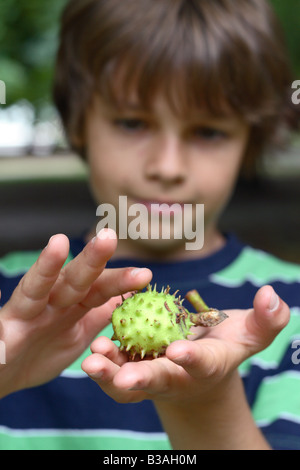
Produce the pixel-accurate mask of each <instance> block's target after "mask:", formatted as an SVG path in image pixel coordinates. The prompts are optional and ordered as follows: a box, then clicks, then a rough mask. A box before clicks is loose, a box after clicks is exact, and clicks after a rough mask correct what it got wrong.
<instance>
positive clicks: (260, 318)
mask: <svg viewBox="0 0 300 470" xmlns="http://www.w3.org/2000/svg"><path fill="white" fill-rule="evenodd" d="M253 307H254V308H253V309H252V310H251V311H250V313H249V314H248V316H247V328H248V330H249V333H250V335H251V336H250V337H251V338H252V342H253V343H254V345H256V348H257V346H260V347H261V348H266V347H267V346H268V345H269V344H270V343H271V342H272V341H273V340H274V338H275V337H276V336H277V334H278V333H279V332H280V331H281V330H282V329H283V328H284V327H285V326H286V325H287V324H288V322H289V319H290V311H289V307H288V305H287V304H286V303H285V302H284V301H283V300H282V299H280V297H279V296H278V295H277V294H276V292H275V291H274V289H273V288H272V287H271V286H264V287H262V288H260V289H259V291H258V292H257V294H256V296H255V298H254V302H253ZM250 345H251V344H250ZM255 352H258V351H257V350H256V351H255Z"/></svg>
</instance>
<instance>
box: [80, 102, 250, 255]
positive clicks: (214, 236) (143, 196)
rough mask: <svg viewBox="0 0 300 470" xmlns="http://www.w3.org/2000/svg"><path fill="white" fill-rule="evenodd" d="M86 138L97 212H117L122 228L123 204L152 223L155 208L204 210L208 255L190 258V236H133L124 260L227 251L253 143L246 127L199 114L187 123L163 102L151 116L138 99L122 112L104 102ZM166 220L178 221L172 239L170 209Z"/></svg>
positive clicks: (124, 247)
mask: <svg viewBox="0 0 300 470" xmlns="http://www.w3.org/2000/svg"><path fill="white" fill-rule="evenodd" d="M85 135H86V147H87V155H88V162H89V166H90V182H91V187H92V191H93V194H94V196H95V199H96V202H97V204H103V203H109V204H112V205H113V206H114V207H115V209H116V216H117V217H116V219H117V221H118V220H119V210H122V209H121V208H120V207H119V196H126V197H127V205H128V207H130V206H131V205H132V204H136V203H139V204H143V207H146V209H147V214H148V221H150V215H151V214H152V213H151V204H154V203H156V204H157V203H159V204H162V203H167V204H168V205H169V206H170V205H172V204H174V203H179V204H180V206H177V208H178V207H179V211H180V208H184V206H183V205H184V204H189V205H191V204H192V205H193V207H196V205H197V204H204V214H205V216H204V217H205V219H204V237H205V238H204V240H205V242H204V246H203V248H202V249H201V251H198V252H197V251H196V252H195V251H190V250H186V241H187V240H186V239H185V237H184V230H182V237H181V238H179V239H174V238H173V237H172V236H171V237H169V239H163V238H162V237H160V238H159V239H151V237H147V238H146V239H141V238H138V239H136V240H134V239H132V237H130V236H128V237H127V238H125V239H122V240H119V248H118V250H119V251H118V252H117V254H118V255H119V256H130V255H132V256H135V257H139V256H140V257H145V256H151V257H153V256H155V255H156V256H159V258H162V257H165V258H166V259H167V258H168V257H171V256H172V257H173V258H174V257H177V258H178V259H179V258H183V259H184V258H190V257H194V256H201V255H206V254H208V253H210V252H212V251H214V250H215V249H217V248H218V247H220V246H221V244H222V242H223V239H222V236H221V235H220V234H219V233H218V230H217V221H218V217H219V215H220V212H221V211H222V209H223V207H224V206H225V205H226V203H227V201H228V199H229V197H230V196H231V193H232V190H233V187H234V184H235V181H236V178H237V175H238V172H239V169H240V166H241V163H242V158H243V155H244V152H245V147H246V146H247V143H248V137H249V128H248V126H247V125H246V124H245V123H243V122H242V121H241V120H239V119H238V118H236V117H227V118H221V119H220V118H214V117H210V116H207V115H205V114H203V115H200V114H199V113H197V114H193V113H191V115H190V116H189V119H180V118H178V117H176V116H175V115H174V113H172V111H171V109H170V108H169V107H168V105H167V103H166V102H165V101H164V100H163V99H162V98H158V99H157V100H156V101H155V103H154V106H153V108H152V109H151V111H147V110H144V109H142V108H140V107H139V105H138V102H137V101H135V100H134V99H133V100H132V101H129V102H128V103H127V105H126V106H125V107H124V108H122V111H119V110H117V109H115V108H113V107H112V106H108V105H105V104H104V103H103V102H101V101H100V100H99V99H97V100H95V102H94V106H93V108H92V109H91V110H90V112H89V114H88V116H87V121H86V129H85ZM166 207H167V208H166ZM123 210H124V206H123ZM168 211H169V214H168ZM164 212H165V214H166V215H167V216H169V220H171V232H170V233H171V235H172V233H173V229H174V220H175V215H174V213H173V212H172V211H171V210H168V206H165V209H164ZM193 214H194V215H195V214H196V211H195V210H194V212H193ZM125 215H126V214H123V218H122V220H123V221H124V220H126V218H124V216H125ZM173 216H174V217H173ZM130 220H132V218H131V219H130V218H127V221H128V222H129V221H130ZM140 220H141V219H140ZM194 222H195V221H194ZM172 224H173V225H172ZM149 233H150V232H149Z"/></svg>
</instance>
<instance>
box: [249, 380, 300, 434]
mask: <svg viewBox="0 0 300 470" xmlns="http://www.w3.org/2000/svg"><path fill="white" fill-rule="evenodd" d="M299 386H300V372H298V373H296V372H293V371H288V372H284V373H282V374H279V375H278V376H275V377H267V378H265V379H264V380H263V381H262V384H261V387H260V389H259V392H258V396H257V398H256V401H255V403H254V406H253V408H252V412H253V417H254V419H255V421H256V422H257V423H258V424H261V425H262V424H269V423H271V422H273V421H275V420H276V419H278V418H280V417H282V418H287V419H289V420H292V421H295V422H298V423H300V400H299Z"/></svg>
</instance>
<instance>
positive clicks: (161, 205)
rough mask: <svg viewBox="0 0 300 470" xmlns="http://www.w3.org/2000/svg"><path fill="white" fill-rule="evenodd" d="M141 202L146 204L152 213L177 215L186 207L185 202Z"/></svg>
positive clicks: (140, 202)
mask: <svg viewBox="0 0 300 470" xmlns="http://www.w3.org/2000/svg"><path fill="white" fill-rule="evenodd" d="M139 204H142V205H144V206H145V207H146V208H147V210H148V212H150V213H151V214H161V215H176V214H181V213H182V211H183V209H184V204H182V203H180V202H170V201H157V200H142V201H139Z"/></svg>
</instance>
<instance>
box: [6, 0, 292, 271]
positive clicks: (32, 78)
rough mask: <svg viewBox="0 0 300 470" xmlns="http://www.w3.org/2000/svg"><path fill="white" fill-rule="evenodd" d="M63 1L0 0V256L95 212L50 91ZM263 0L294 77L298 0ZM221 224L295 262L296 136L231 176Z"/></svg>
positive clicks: (73, 229)
mask: <svg viewBox="0 0 300 470" xmlns="http://www.w3.org/2000/svg"><path fill="white" fill-rule="evenodd" d="M65 3H66V0H51V2H45V1H41V0H1V2H0V81H2V85H3V83H4V84H5V90H4V88H3V87H2V88H1V87H0V256H2V255H4V254H5V253H7V252H9V251H12V250H19V249H22V250H23V249H37V248H40V247H41V246H43V245H44V244H45V243H47V240H48V238H49V237H50V236H51V235H52V234H53V233H56V232H64V233H66V234H67V235H69V236H77V235H81V233H82V231H83V230H84V228H88V227H89V226H90V225H91V224H92V223H95V222H96V217H95V216H96V212H95V210H96V209H95V206H94V203H93V201H92V198H91V195H90V192H89V189H88V185H87V171H86V167H85V165H84V163H83V162H82V161H81V160H80V159H79V158H78V157H77V156H76V155H73V154H72V153H71V152H70V151H69V149H68V146H67V144H66V142H65V139H64V135H63V132H62V129H61V124H60V121H59V118H58V116H57V114H56V111H55V109H54V107H53V105H52V100H51V85H52V73H53V64H54V58H55V53H56V48H57V36H58V28H59V17H60V14H61V11H62V9H63V7H64V5H65ZM271 3H272V4H273V5H274V8H275V10H276V12H277V14H278V16H279V18H280V20H281V22H282V25H283V29H284V31H285V34H286V40H287V45H288V49H289V52H290V56H291V61H292V64H293V68H294V75H295V79H299V80H300V0H289V1H288V2H284V1H283V0H271ZM0 85H1V82H0ZM4 92H5V93H4ZM299 106H300V105H299ZM261 201H263V204H262V203H261ZM221 227H222V228H223V229H224V230H227V229H228V227H230V229H232V228H234V229H235V231H236V233H237V234H238V235H239V236H240V238H241V239H242V240H244V241H246V242H249V243H252V244H253V245H254V246H256V247H258V248H262V249H266V250H268V251H270V252H273V253H274V254H276V255H278V256H280V257H281V258H284V259H288V260H291V261H296V262H300V240H299V234H300V136H298V135H295V136H294V138H293V141H292V145H291V148H290V149H289V150H288V151H286V152H284V153H280V152H279V153H278V154H276V155H275V156H273V155H272V160H271V158H270V156H268V155H265V156H264V158H263V159H262V161H261V162H260V164H259V167H258V169H257V175H256V176H255V177H254V178H251V179H248V180H244V179H243V180H242V179H241V181H239V183H238V185H237V188H236V192H235V194H234V196H233V199H232V201H231V203H230V205H229V207H228V209H227V210H226V212H225V214H224V216H223V218H222V221H221Z"/></svg>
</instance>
